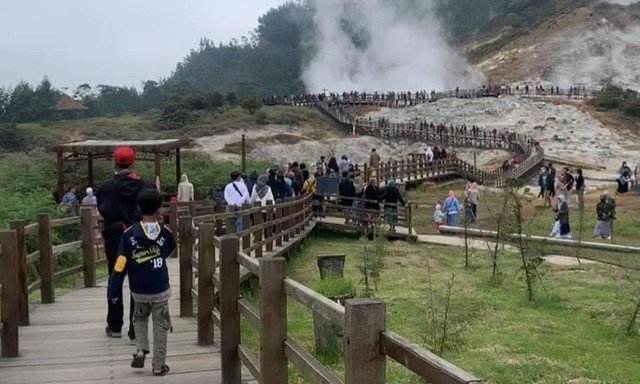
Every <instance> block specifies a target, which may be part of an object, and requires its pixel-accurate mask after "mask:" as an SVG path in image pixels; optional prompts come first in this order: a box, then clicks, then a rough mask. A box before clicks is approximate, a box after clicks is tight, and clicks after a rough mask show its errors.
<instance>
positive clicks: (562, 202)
mask: <svg viewBox="0 0 640 384" xmlns="http://www.w3.org/2000/svg"><path fill="white" fill-rule="evenodd" d="M556 221H558V222H559V223H560V230H559V232H558V234H557V235H556V237H557V238H563V239H570V238H571V226H569V206H568V205H567V198H566V197H565V196H564V195H562V194H561V195H558V205H557V207H556Z"/></svg>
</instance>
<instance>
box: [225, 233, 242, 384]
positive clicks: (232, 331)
mask: <svg viewBox="0 0 640 384" xmlns="http://www.w3.org/2000/svg"><path fill="white" fill-rule="evenodd" d="M239 248H240V241H239V240H238V238H237V237H235V236H225V237H223V238H222V240H221V244H220V361H221V363H222V382H223V383H225V384H240V381H241V380H242V373H241V364H240V358H239V357H238V345H239V344H240V312H239V311H238V307H237V305H236V303H237V300H238V297H239V295H240V294H239V284H240V278H239V274H240V265H239V264H238V261H237V259H236V257H237V254H238V250H239Z"/></svg>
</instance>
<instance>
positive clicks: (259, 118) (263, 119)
mask: <svg viewBox="0 0 640 384" xmlns="http://www.w3.org/2000/svg"><path fill="white" fill-rule="evenodd" d="M256 123H258V124H260V125H265V124H268V123H269V119H268V118H267V113H266V112H265V111H258V112H257V113H256Z"/></svg>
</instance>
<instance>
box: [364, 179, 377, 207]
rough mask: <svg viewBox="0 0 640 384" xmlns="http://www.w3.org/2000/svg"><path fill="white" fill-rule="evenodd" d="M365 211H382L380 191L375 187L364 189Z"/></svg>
mask: <svg viewBox="0 0 640 384" xmlns="http://www.w3.org/2000/svg"><path fill="white" fill-rule="evenodd" d="M364 199H365V202H364V209H380V204H379V203H378V201H380V189H379V188H378V187H376V186H375V185H367V187H366V188H365V189H364Z"/></svg>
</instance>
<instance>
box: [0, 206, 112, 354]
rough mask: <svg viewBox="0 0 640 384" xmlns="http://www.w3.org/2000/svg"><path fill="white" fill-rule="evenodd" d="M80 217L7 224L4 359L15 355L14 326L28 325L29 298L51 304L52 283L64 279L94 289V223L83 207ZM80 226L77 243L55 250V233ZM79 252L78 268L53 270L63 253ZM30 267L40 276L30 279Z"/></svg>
mask: <svg viewBox="0 0 640 384" xmlns="http://www.w3.org/2000/svg"><path fill="white" fill-rule="evenodd" d="M80 212H81V213H80V216H74V217H66V218H62V219H54V220H52V219H51V216H50V215H49V214H47V213H43V214H39V215H38V221H37V223H32V224H26V223H25V222H24V221H14V222H12V223H11V230H8V231H0V245H1V248H2V249H1V252H0V264H1V265H2V275H0V283H1V284H2V289H1V290H0V292H1V294H2V301H1V305H2V324H3V326H2V356H3V357H15V356H17V355H18V334H17V328H18V325H20V326H25V325H29V323H30V321H29V295H30V294H31V293H33V292H34V291H36V290H38V289H39V290H40V300H41V302H42V303H43V304H49V303H53V302H55V289H54V287H55V282H56V280H59V279H62V278H64V277H67V276H70V275H74V274H78V273H82V274H83V276H84V286H85V287H86V288H88V287H94V286H95V285H96V272H95V271H96V263H98V262H104V260H97V259H96V255H97V252H96V242H98V241H99V240H98V239H97V238H96V236H95V234H96V232H95V230H96V224H97V220H95V217H93V216H92V209H91V208H88V207H83V208H82V209H81V210H80ZM70 226H79V227H80V239H79V240H74V241H71V242H68V243H64V244H57V245H54V236H53V230H54V229H55V228H61V227H70ZM73 251H81V252H82V262H81V263H80V264H79V265H74V266H70V267H68V268H66V269H63V270H59V271H55V269H54V265H55V262H56V260H57V259H58V258H59V257H60V255H62V254H64V253H66V252H73ZM31 265H34V266H35V268H34V270H35V271H37V274H38V277H37V278H36V279H35V280H33V281H29V280H28V270H29V267H30V266H31Z"/></svg>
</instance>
